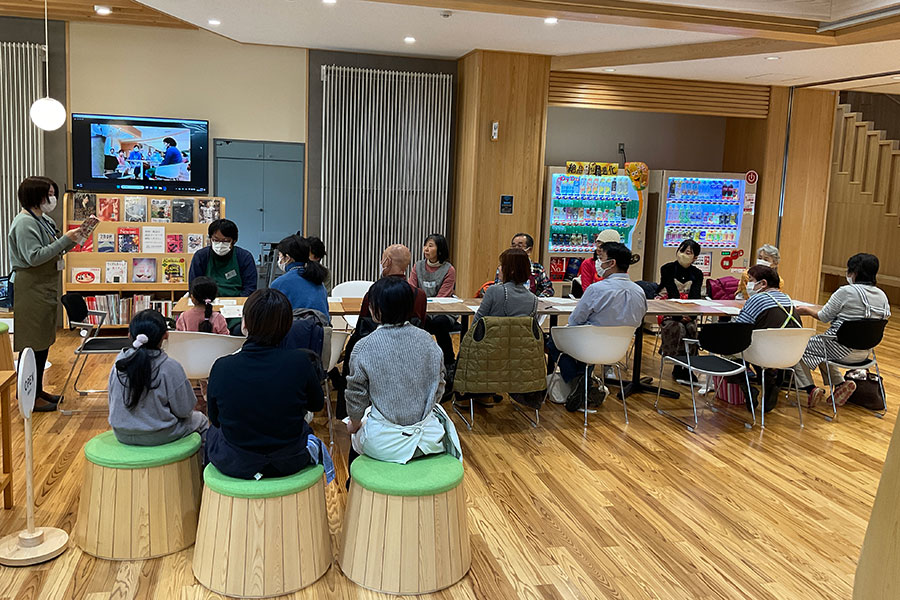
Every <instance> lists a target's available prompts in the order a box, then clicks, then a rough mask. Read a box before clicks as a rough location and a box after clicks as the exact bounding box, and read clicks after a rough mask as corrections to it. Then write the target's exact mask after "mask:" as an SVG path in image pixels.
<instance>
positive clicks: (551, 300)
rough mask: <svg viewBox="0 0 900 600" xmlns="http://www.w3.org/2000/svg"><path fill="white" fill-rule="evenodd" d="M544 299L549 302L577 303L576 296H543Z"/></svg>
mask: <svg viewBox="0 0 900 600" xmlns="http://www.w3.org/2000/svg"><path fill="white" fill-rule="evenodd" d="M545 300H546V301H547V302H549V303H550V304H578V299H577V298H557V297H555V296H554V297H551V298H545Z"/></svg>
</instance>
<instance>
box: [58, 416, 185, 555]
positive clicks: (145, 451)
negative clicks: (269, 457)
mask: <svg viewBox="0 0 900 600" xmlns="http://www.w3.org/2000/svg"><path fill="white" fill-rule="evenodd" d="M199 449H200V434H198V433H192V434H191V435H189V436H187V437H185V438H182V439H180V440H177V441H175V442H172V443H170V444H164V445H162V446H128V445H126V444H122V443H120V442H119V441H118V440H117V439H116V437H115V434H114V433H113V432H112V431H107V432H105V433H101V434H100V435H98V436H96V437H95V438H93V439H92V440H90V441H89V442H88V443H87V444H85V446H84V457H85V458H86V459H87V464H86V465H85V469H84V482H83V484H82V486H81V499H80V501H79V502H78V522H77V523H76V524H75V531H74V532H73V534H74V535H73V537H74V538H75V543H76V544H78V546H79V547H80V548H81V549H82V550H84V551H85V552H87V553H88V554H91V555H93V556H96V557H99V558H107V559H111V560H134V559H144V558H153V557H157V556H164V555H166V554H172V553H173V552H178V551H179V550H184V549H185V548H187V547H188V546H190V545H191V544H193V543H194V536H195V535H196V533H197V514H198V513H199V510H200V465H199V463H198V461H197V457H196V454H197V451H198V450H199Z"/></svg>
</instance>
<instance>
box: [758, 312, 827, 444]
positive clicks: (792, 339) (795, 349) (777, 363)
mask: <svg viewBox="0 0 900 600" xmlns="http://www.w3.org/2000/svg"><path fill="white" fill-rule="evenodd" d="M815 333H816V330H815V329H807V328H804V329H800V328H791V329H757V330H756V331H754V332H753V335H752V336H751V341H750V346H749V347H748V348H747V349H746V350H744V361H746V362H747V363H750V364H751V365H756V366H758V367H762V384H761V386H762V387H761V388H760V389H761V392H760V398H761V399H762V403H763V405H764V404H765V394H766V369H790V370H791V383H793V384H794V389H795V391H796V392H797V414H798V415H799V416H800V427H803V409H802V408H801V406H800V388H799V387H797V379H796V377H794V371H793V368H794V365H796V364H797V363H798V362H800V359H801V358H802V357H803V353H804V352H805V351H806V345H807V344H808V343H809V338H811V337H812V336H813V335H814V334H815ZM787 395H788V396H790V386H788V393H787ZM760 408H762V409H763V410H760V414H761V417H760V418H761V421H760V427H763V428H765V426H766V411H765V409H764V406H761V407H760Z"/></svg>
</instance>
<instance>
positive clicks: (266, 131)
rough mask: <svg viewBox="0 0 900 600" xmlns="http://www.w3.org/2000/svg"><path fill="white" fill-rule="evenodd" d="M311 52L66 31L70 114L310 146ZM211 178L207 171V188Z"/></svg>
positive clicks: (159, 33) (150, 32) (156, 31)
mask: <svg viewBox="0 0 900 600" xmlns="http://www.w3.org/2000/svg"><path fill="white" fill-rule="evenodd" d="M306 69H307V57H306V50H304V49H300V48H282V47H274V46H258V45H245V44H239V43H237V42H233V41H231V40H228V39H226V38H223V37H220V36H218V35H215V34H213V33H209V32H208V31H196V30H182V29H166V28H160V27H134V26H127V25H98V24H92V23H78V22H72V23H71V24H70V25H69V81H70V110H71V111H72V112H95V113H105V114H116V115H135V116H142V117H181V118H192V119H207V120H209V136H210V153H209V154H210V160H212V155H213V152H212V140H213V138H232V139H250V140H266V141H278V142H305V141H306V81H307V77H306ZM212 177H213V171H212V167H211V166H210V185H212Z"/></svg>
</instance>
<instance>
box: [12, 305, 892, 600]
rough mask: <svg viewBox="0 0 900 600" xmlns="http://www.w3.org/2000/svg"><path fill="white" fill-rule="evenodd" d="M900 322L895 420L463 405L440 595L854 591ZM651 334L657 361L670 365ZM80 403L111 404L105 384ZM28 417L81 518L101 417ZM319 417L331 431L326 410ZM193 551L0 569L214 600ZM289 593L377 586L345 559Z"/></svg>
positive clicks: (62, 502) (100, 375) (46, 516)
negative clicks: (461, 526)
mask: <svg viewBox="0 0 900 600" xmlns="http://www.w3.org/2000/svg"><path fill="white" fill-rule="evenodd" d="M898 332H900V319H894V320H893V321H892V322H891V324H890V326H889V331H888V333H887V335H886V337H885V341H884V342H883V343H882V345H881V347H880V348H879V352H880V353H879V356H880V358H881V361H882V362H881V365H882V374H883V375H885V379H886V386H887V392H888V404H889V405H890V411H889V413H888V416H887V417H886V418H885V419H883V420H881V419H877V418H875V417H873V416H871V415H870V414H868V413H865V412H864V411H862V410H861V409H858V408H855V407H848V408H845V409H843V410H842V411H841V413H840V416H839V419H838V421H837V422H835V423H828V422H826V421H825V420H824V419H822V418H821V417H817V416H815V415H812V414H805V415H804V416H805V417H806V419H805V422H806V427H805V428H804V429H800V428H799V427H798V421H797V414H796V409H792V408H791V407H789V406H786V405H785V403H784V402H783V401H782V403H781V406H779V408H778V409H777V410H776V411H775V412H774V413H772V414H771V415H770V416H769V417H768V418H767V420H766V421H767V425H768V427H767V428H766V429H765V430H764V431H762V430H760V429H758V428H755V429H753V430H752V431H747V430H745V429H744V427H743V426H742V425H740V424H739V423H737V422H736V421H732V420H730V419H726V418H725V417H723V416H721V415H716V414H713V413H711V412H709V411H706V412H705V413H704V415H703V418H702V423H701V428H700V430H699V432H698V433H696V434H692V433H689V432H688V431H686V430H685V429H684V427H682V426H680V425H679V424H677V423H674V422H672V421H670V420H669V419H666V418H664V417H662V416H660V415H658V414H657V413H656V412H655V411H654V410H653V407H652V402H653V398H652V397H650V396H637V397H632V398H630V399H629V408H630V416H631V423H630V425H628V426H626V425H625V423H624V419H623V415H622V408H621V404H620V403H619V402H616V401H607V402H606V404H605V405H604V406H603V407H602V408H601V410H600V411H599V413H597V414H596V415H591V417H590V424H589V427H588V429H587V431H585V430H584V429H583V427H582V415H581V414H579V413H574V414H570V413H567V412H566V411H565V410H564V408H563V407H561V406H556V405H547V406H545V408H544V410H542V411H541V424H540V427H538V428H536V429H534V428H532V427H531V426H530V425H529V424H528V423H527V422H526V421H525V419H524V418H523V417H522V416H521V415H520V414H519V413H517V412H516V411H514V410H513V409H512V407H511V406H510V404H509V402H508V401H504V402H503V403H502V404H501V405H499V406H496V407H494V408H491V409H476V423H475V429H474V431H471V432H470V431H467V430H466V429H465V427H464V425H463V424H462V423H461V422H460V421H459V419H458V418H456V417H455V416H454V420H455V421H456V423H457V427H458V428H459V431H460V437H461V438H462V443H463V447H464V448H463V450H464V453H465V458H466V461H465V468H466V480H465V484H466V491H467V496H468V499H467V503H468V518H469V529H470V533H471V546H472V557H473V560H472V569H471V571H470V572H469V574H468V575H467V576H466V577H465V578H464V579H463V580H462V581H461V582H460V583H459V584H458V585H456V586H454V587H453V588H450V589H448V590H445V591H443V592H440V593H437V594H434V595H433V596H432V597H434V598H448V599H449V598H484V599H490V600H501V599H519V598H530V599H546V600H555V599H561V598H583V599H586V600H588V599H597V598H615V599H625V600H639V599H644V598H660V599H667V600H669V599H681V598H684V599H693V600H708V599H713V598H747V599H754V600H756V599H777V600H789V599H807V598H816V599H844V598H849V597H850V595H851V589H852V585H853V573H854V570H855V565H856V561H857V558H858V555H859V551H860V546H861V544H862V541H863V535H864V533H865V528H866V523H867V521H868V517H869V513H870V511H871V508H872V503H873V500H874V495H875V491H876V488H877V485H878V479H879V475H880V472H881V467H882V462H883V460H884V456H885V453H886V452H887V446H888V442H889V439H890V434H891V431H892V429H893V426H894V421H895V418H896V414H897V406H898V404H897V399H898V397H900V342H898V337H897V335H898ZM648 339H650V342H651V343H650V344H648V345H647V346H648V349H647V353H646V354H647V360H646V361H645V367H644V368H645V373H646V374H650V373H653V372H654V370H655V369H658V362H657V360H656V359H655V358H650V357H649V347H650V346H651V345H652V338H648ZM76 341H77V340H76V338H75V336H74V335H71V334H68V333H65V334H62V336H61V337H60V339H59V340H58V341H57V343H56V345H55V346H54V347H53V349H52V351H51V354H50V360H51V361H52V362H53V363H54V365H53V367H52V368H51V369H49V371H48V373H47V387H48V388H49V389H50V390H54V389H56V388H58V386H59V385H61V383H62V381H63V379H64V377H65V375H66V369H67V368H68V365H69V364H70V362H69V361H71V360H72V354H71V352H72V348H73V347H74V345H75V343H76ZM110 365H111V359H110V358H108V357H107V358H102V357H101V358H97V357H94V358H92V359H91V360H90V363H89V367H88V370H89V375H90V377H88V378H87V380H88V381H87V383H89V384H91V385H99V386H104V385H105V379H106V377H107V375H108V372H109V368H110ZM673 385H674V384H673ZM683 390H686V388H683ZM78 402H87V403H88V404H92V405H95V406H99V407H103V406H105V402H106V399H105V397H95V398H93V399H87V400H84V399H78ZM682 402H686V401H685V400H682ZM685 406H687V405H685ZM16 414H17V413H16ZM34 425H35V434H34V436H35V457H36V458H35V463H36V464H35V488H36V493H35V497H36V504H37V523H38V525H50V526H56V527H61V528H63V529H65V530H67V531H71V530H72V528H73V526H74V521H75V515H76V513H77V508H78V497H79V490H80V485H81V478H82V471H83V468H84V457H83V454H82V446H83V445H84V443H85V442H86V441H87V440H88V439H90V438H91V437H92V436H94V435H95V434H97V433H99V432H101V431H104V430H105V429H106V428H107V423H106V415H105V413H103V414H102V415H100V416H83V415H81V416H70V417H66V416H62V415H59V414H56V413H50V414H36V415H35V418H34ZM338 425H339V426H340V425H341V424H340V423H339V424H338ZM314 427H315V429H316V431H317V433H318V434H319V435H320V436H321V437H322V438H323V439H327V427H326V425H325V422H324V420H323V419H322V418H317V419H316V420H315V421H314ZM14 431H15V435H14V439H13V448H14V465H15V470H16V475H15V482H14V484H15V486H16V487H15V498H16V507H15V509H13V510H0V534H3V535H5V534H8V533H12V532H14V531H16V530H18V529H20V528H23V527H24V526H25V508H24V506H23V504H24V501H25V485H24V481H23V474H24V450H23V433H22V427H21V422H20V421H17V422H16V423H15V424H14ZM338 431H339V435H338V443H337V449H336V452H335V454H336V456H335V462H336V463H337V465H338V479H337V481H336V482H335V483H334V484H332V485H329V486H328V487H327V492H326V494H327V505H328V513H329V522H330V528H331V532H332V536H333V546H334V551H335V553H337V545H338V541H339V533H340V526H341V517H342V515H343V512H344V506H345V503H346V499H347V494H346V492H345V490H344V486H343V485H342V484H343V481H345V479H346V477H347V471H346V466H345V465H346V449H347V443H348V438H347V435H346V431H345V430H343V428H342V427H339V428H338ZM192 552H193V549H188V550H185V551H183V552H180V553H178V554H175V555H171V556H167V557H164V558H160V559H155V560H147V561H143V562H107V561H103V560H98V559H94V558H91V557H90V556H88V555H86V554H84V553H82V552H81V551H80V550H79V549H78V548H75V547H70V548H69V550H68V551H66V552H65V554H63V555H62V556H61V557H59V558H57V559H56V560H55V561H53V562H50V563H47V564H44V565H39V566H35V567H31V568H23V569H9V568H4V567H0V599H7V598H8V599H15V600H26V599H37V598H40V599H48V600H50V599H58V598H59V599H62V598H65V599H67V600H69V599H86V600H100V599H104V600H105V599H108V598H109V599H130V598H143V599H159V600H191V599H200V598H204V599H205V598H218V597H219V596H217V595H215V594H212V593H210V592H208V591H206V590H205V589H204V588H202V587H201V586H200V585H199V584H197V583H196V581H195V580H194V578H193V576H192V574H191V557H192ZM290 597H291V598H298V599H299V598H322V599H325V598H328V599H331V598H375V597H380V596H379V595H378V594H375V593H373V592H370V591H368V590H365V589H362V588H359V587H357V586H355V585H354V584H352V583H351V582H350V581H349V580H348V579H346V578H345V577H344V576H343V575H342V574H341V572H340V569H339V568H338V567H337V565H334V566H332V567H331V569H330V570H329V571H328V572H327V573H326V575H325V576H324V577H323V578H322V579H320V580H319V581H318V582H317V583H315V584H313V585H312V586H311V587H309V588H307V589H305V590H302V591H301V592H298V593H296V594H294V595H292V596H290Z"/></svg>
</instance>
